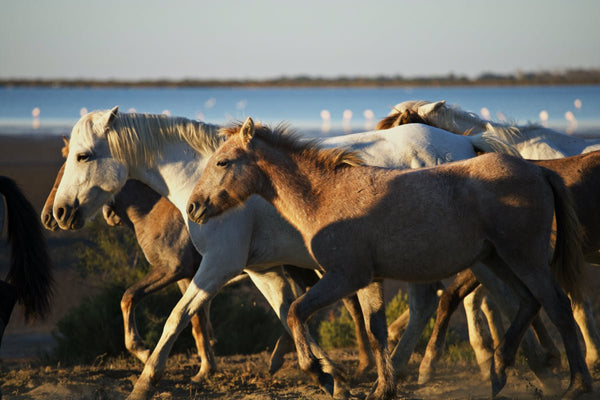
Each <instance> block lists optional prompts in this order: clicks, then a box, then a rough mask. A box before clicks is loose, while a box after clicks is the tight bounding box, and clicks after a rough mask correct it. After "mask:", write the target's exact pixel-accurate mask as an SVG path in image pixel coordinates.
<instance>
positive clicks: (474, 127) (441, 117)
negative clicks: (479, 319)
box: [377, 100, 600, 383]
mask: <svg viewBox="0 0 600 400" xmlns="http://www.w3.org/2000/svg"><path fill="white" fill-rule="evenodd" d="M414 122H418V123H426V124H428V125H431V126H436V127H440V128H443V129H448V130H450V131H452V132H454V133H456V134H461V133H462V132H465V131H462V129H465V130H466V132H467V134H470V133H472V132H479V131H481V130H482V129H486V130H487V131H488V132H491V133H492V134H495V135H498V136H499V137H501V138H502V139H503V140H505V141H507V142H508V143H511V144H512V145H513V146H515V148H517V150H519V153H520V154H521V155H522V156H523V157H532V158H534V159H540V158H548V159H549V161H544V162H548V163H549V168H551V169H553V170H555V171H556V172H558V173H559V174H561V175H563V174H564V175H565V176H563V177H564V178H565V179H567V181H568V182H571V183H573V184H575V182H574V181H573V179H574V178H572V177H573V176H576V177H578V179H579V177H580V175H583V173H581V174H579V173H578V172H576V171H573V168H577V164H578V160H571V161H569V162H567V163H566V164H563V163H554V162H553V161H550V160H552V159H556V158H562V157H564V156H569V155H576V154H580V153H582V154H587V153H589V152H593V151H596V150H595V149H600V140H588V139H581V138H577V137H571V136H567V135H564V134H561V133H559V132H556V131H553V130H551V129H548V128H544V127H541V126H538V125H535V124H528V125H524V126H516V125H509V124H500V123H496V122H492V121H484V120H481V119H480V118H479V117H477V116H476V115H475V114H473V113H469V112H465V111H463V110H461V109H460V108H459V107H457V106H454V107H449V106H448V105H446V104H445V101H438V102H427V101H422V100H414V101H405V102H402V103H399V104H397V105H396V106H395V107H394V109H393V111H392V112H391V113H390V114H389V115H388V116H387V117H386V118H384V119H382V120H381V121H379V123H378V124H377V128H378V129H388V128H391V127H394V126H399V125H401V124H405V123H414ZM592 159H593V158H592ZM534 162H535V161H534ZM582 162H583V161H582ZM555 166H556V167H555ZM573 166H574V167H573ZM583 166H585V168H586V171H589V172H587V173H588V174H591V175H592V177H588V178H587V179H588V180H593V179H594V178H593V175H594V170H593V167H592V166H590V164H589V161H585V162H583V164H582V167H583ZM557 168H565V171H559V170H557ZM567 175H568V176H567ZM581 179H584V178H581ZM594 184H595V183H594ZM577 185H578V186H579V185H580V184H579V183H577ZM579 190H580V189H579ZM590 190H592V191H593V189H590ZM591 194H592V195H593V194H594V193H591ZM592 198H593V196H592ZM576 200H577V202H580V203H581V205H579V206H578V210H585V208H586V207H585V205H586V203H587V202H589V199H583V198H581V197H578V198H577V199H576ZM589 210H590V211H591V210H593V208H590V209H589ZM590 211H588V210H585V211H582V212H584V214H583V215H580V220H581V221H586V224H585V225H586V227H591V226H592V224H596V223H597V222H598V221H597V218H596V217H595V216H594V215H595V213H593V212H590ZM591 229H592V230H595V228H591ZM586 230H590V228H586ZM587 240H589V239H587ZM590 249H591V250H590ZM583 250H584V252H585V254H586V260H588V261H589V262H598V260H599V257H598V252H597V249H596V250H594V249H592V248H590V247H589V245H587V244H584V248H583ZM486 283H487V284H489V282H486ZM477 287H478V282H477V281H476V280H474V278H473V276H472V275H470V274H468V273H463V274H462V275H461V276H460V277H459V278H457V281H456V282H455V283H454V284H453V285H452V286H451V287H450V288H448V289H446V290H445V291H444V293H443V295H442V296H441V297H440V302H439V305H438V314H437V317H436V324H435V327H434V332H433V334H432V337H431V338H430V340H429V343H428V346H427V350H426V353H425V356H424V358H423V360H422V362H421V366H420V368H419V382H420V383H426V382H428V381H429V380H430V379H431V377H432V376H433V374H434V365H433V364H434V363H435V361H437V359H439V357H440V356H441V351H442V347H443V344H444V334H445V332H446V329H447V322H448V318H449V317H450V315H451V314H452V312H453V311H454V310H456V307H457V306H458V304H459V303H460V301H461V300H462V299H463V298H465V297H466V296H467V295H469V293H471V292H472V291H473V290H475V289H476V288H477ZM499 291H504V289H503V288H501V287H500V288H499ZM491 294H492V297H494V299H495V300H496V303H499V304H502V305H503V308H504V309H506V308H507V307H506V305H507V304H506V302H507V300H509V299H510V298H511V296H510V295H509V294H507V295H499V293H491ZM474 296H475V297H477V298H478V299H479V300H480V301H477V302H473V299H468V303H467V304H468V307H465V311H466V315H467V321H468V322H469V327H473V328H475V327H477V326H479V325H478V324H477V323H476V315H475V314H476V312H477V311H478V305H479V304H480V303H481V300H482V299H483V296H482V295H481V294H479V295H474ZM467 304H465V306H467ZM489 307H492V308H493V307H494V303H490V304H489ZM573 308H574V312H575V317H576V320H577V322H578V324H579V327H580V328H581V330H582V333H583V337H584V340H585V344H586V362H587V363H588V366H589V367H590V368H593V369H597V368H598V364H599V360H600V335H598V333H597V332H596V328H595V323H594V319H593V316H592V312H591V307H590V305H589V299H588V298H587V297H586V298H584V299H581V301H578V300H577V299H575V301H574V303H573ZM491 312H492V311H487V313H488V314H490V313H491ZM495 320H496V322H494V319H493V318H488V325H489V327H490V329H492V330H498V329H499V327H494V326H493V325H494V324H498V321H499V320H498V319H497V318H496V319H495ZM401 326H402V325H401V324H400V323H399V324H397V326H394V325H392V326H391V327H390V330H392V328H394V330H393V334H396V332H397V331H398V328H400V327H401ZM534 326H535V327H536V333H537V336H538V338H541V339H542V341H543V343H544V347H546V348H547V350H548V352H549V353H550V354H552V353H554V354H557V350H556V348H555V346H554V345H553V343H552V340H551V339H550V337H549V336H548V334H547V333H545V329H544V327H543V324H542V323H541V322H540V321H536V324H535V325H534ZM469 333H470V339H471V343H472V344H473V345H474V350H475V354H476V356H477V359H478V360H487V359H489V354H490V351H489V350H488V349H486V348H485V346H483V345H482V341H484V340H485V338H483V335H484V333H483V332H482V331H480V330H476V329H470V330H469ZM548 362H549V363H552V362H553V360H552V359H549V360H548ZM480 365H481V368H482V373H484V375H485V371H486V370H487V368H486V365H485V363H480Z"/></svg>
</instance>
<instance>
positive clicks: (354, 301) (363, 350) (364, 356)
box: [343, 294, 387, 381]
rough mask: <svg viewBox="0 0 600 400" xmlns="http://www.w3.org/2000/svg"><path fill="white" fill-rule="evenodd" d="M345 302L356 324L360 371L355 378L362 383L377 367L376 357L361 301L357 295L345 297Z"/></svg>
mask: <svg viewBox="0 0 600 400" xmlns="http://www.w3.org/2000/svg"><path fill="white" fill-rule="evenodd" d="M382 296H383V294H382ZM343 301H344V305H345V306H346V309H347V310H348V312H349V313H350V316H351V317H352V321H353V322H354V332H355V335H356V341H357V342H358V369H357V370H356V373H355V374H354V378H355V379H356V380H357V381H361V380H362V379H363V378H364V377H365V374H366V373H367V372H368V371H369V370H370V369H371V368H373V365H375V357H374V355H373V352H372V351H371V347H369V345H368V343H369V341H370V339H369V335H368V328H367V327H366V326H365V319H364V318H363V310H362V308H361V304H362V303H360V300H359V299H358V297H357V296H356V295H352V296H350V297H344V299H343ZM384 317H385V315H384ZM384 321H385V319H384ZM386 329H387V328H386ZM386 338H387V332H386ZM386 340H387V339H386Z"/></svg>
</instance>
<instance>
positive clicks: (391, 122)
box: [376, 109, 427, 130]
mask: <svg viewBox="0 0 600 400" xmlns="http://www.w3.org/2000/svg"><path fill="white" fill-rule="evenodd" d="M405 124H426V125H427V122H425V120H424V119H423V118H421V116H420V115H419V114H418V113H417V112H416V111H412V110H405V111H404V112H400V110H397V109H396V110H395V111H394V112H393V113H392V114H390V115H388V116H387V117H385V118H384V119H382V120H381V121H379V122H378V123H377V126H376V129H377V130H382V129H390V128H393V127H395V126H399V125H405Z"/></svg>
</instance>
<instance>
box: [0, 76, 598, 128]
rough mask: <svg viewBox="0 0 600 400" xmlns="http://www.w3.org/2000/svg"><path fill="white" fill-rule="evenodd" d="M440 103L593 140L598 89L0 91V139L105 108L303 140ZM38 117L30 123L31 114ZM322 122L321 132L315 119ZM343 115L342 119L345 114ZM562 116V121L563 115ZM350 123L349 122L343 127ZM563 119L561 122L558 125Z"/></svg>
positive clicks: (70, 121) (65, 123)
mask: <svg viewBox="0 0 600 400" xmlns="http://www.w3.org/2000/svg"><path fill="white" fill-rule="evenodd" d="M414 99H424V100H432V101H433V100H442V99H445V100H446V101H448V103H450V104H458V105H460V106H461V107H462V108H463V109H466V110H469V111H472V112H475V113H477V114H480V115H483V116H485V115H486V114H485V110H483V111H482V109H483V108H486V109H487V110H488V111H489V118H491V119H493V120H503V119H504V118H506V119H508V120H510V121H516V122H518V123H526V122H540V112H542V111H545V112H546V113H547V116H548V118H547V124H548V126H550V127H553V128H556V129H558V130H560V131H563V132H564V131H569V132H573V133H575V134H594V133H596V134H598V135H600V86H591V85H583V86H544V87H451V88H448V87H442V88H439V87H435V88H432V87H427V88H424V87H415V88H389V89H383V88H349V89H345V88H299V89H296V88H260V89H250V88H135V89H134V88H102V89H94V88H11V87H0V133H10V134H20V133H31V132H32V131H33V132H37V133H39V134H49V133H61V134H68V133H69V132H70V127H71V126H72V125H73V124H74V123H75V122H76V121H77V119H78V118H79V116H80V113H81V112H84V111H85V110H89V111H91V110H96V109H106V108H111V107H113V106H115V105H119V107H120V110H121V111H129V110H136V111H138V112H147V113H162V112H169V113H170V114H171V115H179V116H185V117H188V118H197V119H201V120H204V121H207V122H211V123H217V124H225V123H228V122H231V121H232V120H241V119H243V118H245V117H246V116H252V117H253V118H255V119H258V120H261V121H263V122H267V123H277V122H281V121H286V122H288V123H290V124H291V125H292V126H294V127H297V128H299V129H301V130H304V131H306V132H309V133H311V134H337V133H340V132H343V131H354V132H357V131H363V130H365V129H370V128H372V127H373V124H374V123H376V121H378V120H379V119H381V118H382V117H384V116H385V115H386V114H387V113H388V111H389V110H390V108H391V107H392V106H393V105H394V104H396V103H399V102H401V101H404V100H414ZM34 109H36V110H39V116H38V117H37V118H34V117H33V116H32V112H33V110H34ZM323 110H326V111H327V112H328V113H329V115H330V124H329V128H328V127H327V125H326V124H325V125H324V121H323V119H322V117H321V115H322V112H323ZM347 110H349V111H347ZM567 113H570V114H567ZM344 114H345V115H346V117H349V116H350V115H351V118H346V119H344ZM565 116H567V118H568V119H567V118H566V117H565Z"/></svg>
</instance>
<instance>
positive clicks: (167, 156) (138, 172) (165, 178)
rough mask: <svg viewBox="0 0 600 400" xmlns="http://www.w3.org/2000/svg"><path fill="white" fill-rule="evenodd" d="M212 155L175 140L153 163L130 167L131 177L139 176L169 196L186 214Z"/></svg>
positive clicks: (162, 193) (139, 178)
mask: <svg viewBox="0 0 600 400" xmlns="http://www.w3.org/2000/svg"><path fill="white" fill-rule="evenodd" d="M207 159H208V157H207V156H202V155H200V154H198V153H196V152H195V151H194V150H193V149H192V148H191V147H190V146H189V145H187V144H184V143H172V144H169V145H168V146H166V147H165V149H164V151H163V156H162V157H160V158H159V159H157V160H155V163H154V164H153V165H146V166H144V167H142V168H139V167H138V168H135V169H132V170H130V176H129V178H133V179H137V180H139V181H141V182H143V183H145V184H146V185H148V186H149V187H150V188H151V189H153V190H154V191H155V192H157V193H158V194H159V195H161V196H163V197H166V198H167V199H168V200H169V201H170V202H171V203H173V204H174V205H175V206H176V207H177V208H178V209H179V210H180V211H181V212H182V214H183V215H186V207H187V201H188V198H189V197H190V195H191V193H192V190H193V189H194V186H195V185H196V182H197V181H198V179H200V175H201V174H202V171H203V170H204V167H205V166H206V161H207Z"/></svg>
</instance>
